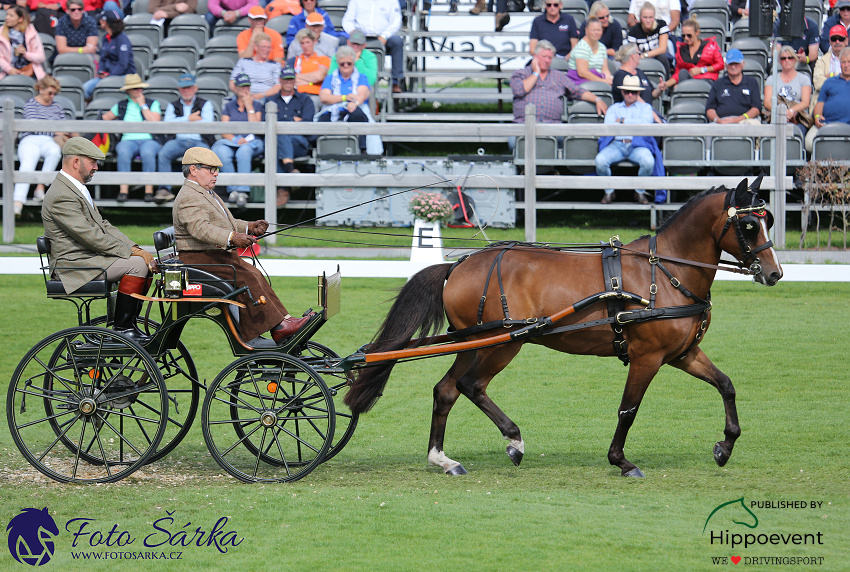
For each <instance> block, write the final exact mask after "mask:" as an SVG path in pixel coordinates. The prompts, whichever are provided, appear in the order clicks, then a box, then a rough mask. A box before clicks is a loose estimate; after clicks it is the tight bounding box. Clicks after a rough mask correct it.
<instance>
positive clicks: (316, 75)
mask: <svg viewBox="0 0 850 572" xmlns="http://www.w3.org/2000/svg"><path fill="white" fill-rule="evenodd" d="M296 42H297V43H298V44H299V45H300V46H301V55H299V56H297V57H294V58H290V59H288V60H287V62H286V65H288V66H290V67H292V68H293V69H294V70H295V73H296V76H295V86H296V88H297V89H298V91H299V92H301V93H309V94H312V95H319V91H320V89H321V87H322V82H323V81H324V80H325V77H326V76H327V75H328V69H329V68H330V67H331V61H330V58H328V57H327V56H320V55H319V54H317V53H316V52H314V51H313V48H314V46H315V45H316V36H315V34H314V33H313V31H312V30H308V29H306V28H305V29H304V30H299V32H298V33H297V34H295V41H294V42H293V44H294V43H296Z"/></svg>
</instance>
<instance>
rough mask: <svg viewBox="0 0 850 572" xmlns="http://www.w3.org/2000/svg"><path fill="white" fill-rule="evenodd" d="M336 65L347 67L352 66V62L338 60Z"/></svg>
mask: <svg viewBox="0 0 850 572" xmlns="http://www.w3.org/2000/svg"><path fill="white" fill-rule="evenodd" d="M337 65H338V66H339V67H341V68H347V67H348V66H353V65H354V64H353V63H351V62H339V63H337Z"/></svg>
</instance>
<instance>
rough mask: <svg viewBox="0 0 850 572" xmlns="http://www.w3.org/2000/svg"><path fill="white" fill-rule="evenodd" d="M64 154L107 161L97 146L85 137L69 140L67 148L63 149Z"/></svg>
mask: <svg viewBox="0 0 850 572" xmlns="http://www.w3.org/2000/svg"><path fill="white" fill-rule="evenodd" d="M62 154H63V155H76V156H81V157H89V158H91V159H96V160H98V161H103V160H104V159H106V155H104V154H103V151H101V150H100V149H98V148H97V145H95V144H94V143H92V142H91V141H89V140H88V139H86V138H85V137H71V138H70V139H68V141H67V143H65V146H64V147H62Z"/></svg>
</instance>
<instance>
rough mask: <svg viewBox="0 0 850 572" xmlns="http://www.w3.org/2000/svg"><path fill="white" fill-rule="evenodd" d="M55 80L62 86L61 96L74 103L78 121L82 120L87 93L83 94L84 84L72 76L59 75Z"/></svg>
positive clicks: (54, 77)
mask: <svg viewBox="0 0 850 572" xmlns="http://www.w3.org/2000/svg"><path fill="white" fill-rule="evenodd" d="M53 79H55V80H56V81H58V82H59V85H61V86H62V91H61V92H60V94H61V95H62V96H64V97H67V98H68V99H69V100H71V101H72V102H73V103H74V109H75V110H76V114H77V119H80V118H82V116H83V109H85V107H86V98H85V93H84V92H83V82H81V81H80V79H79V78H78V77H75V76H72V75H57V76H53Z"/></svg>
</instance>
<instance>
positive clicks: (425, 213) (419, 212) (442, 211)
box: [407, 192, 453, 222]
mask: <svg viewBox="0 0 850 572" xmlns="http://www.w3.org/2000/svg"><path fill="white" fill-rule="evenodd" d="M407 210H408V212H410V214H412V215H413V216H414V217H415V218H417V219H419V220H424V221H425V222H440V221H449V220H451V217H452V213H453V211H452V205H451V203H449V201H448V199H447V198H446V197H444V196H443V195H441V194H440V193H421V192H420V193H416V194H415V195H413V198H412V199H410V204H409V205H408V207H407Z"/></svg>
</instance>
